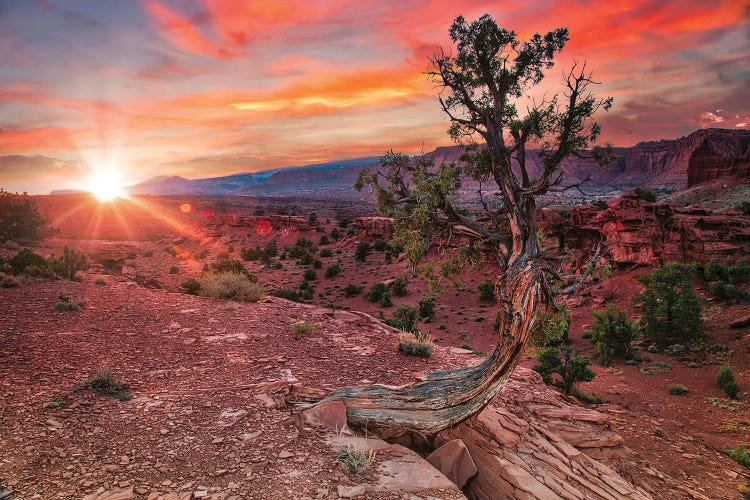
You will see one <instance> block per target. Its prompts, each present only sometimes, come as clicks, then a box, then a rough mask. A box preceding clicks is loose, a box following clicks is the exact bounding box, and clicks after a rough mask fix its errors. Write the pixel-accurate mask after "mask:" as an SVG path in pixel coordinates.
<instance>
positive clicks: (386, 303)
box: [365, 283, 393, 307]
mask: <svg viewBox="0 0 750 500" xmlns="http://www.w3.org/2000/svg"><path fill="white" fill-rule="evenodd" d="M365 298H366V299H367V300H369V301H370V302H377V303H378V304H380V307H390V306H391V305H393V304H392V302H391V292H390V290H388V287H387V286H386V285H385V283H375V284H374V285H372V287H370V291H369V292H367V295H366V296H365Z"/></svg>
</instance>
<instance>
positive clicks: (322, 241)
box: [318, 234, 331, 257]
mask: <svg viewBox="0 0 750 500" xmlns="http://www.w3.org/2000/svg"><path fill="white" fill-rule="evenodd" d="M330 243H331V241H330V240H329V239H328V235H325V234H324V235H322V236H321V237H320V241H318V244H319V245H320V246H323V245H329V244H330ZM321 256H322V257H324V255H323V252H321Z"/></svg>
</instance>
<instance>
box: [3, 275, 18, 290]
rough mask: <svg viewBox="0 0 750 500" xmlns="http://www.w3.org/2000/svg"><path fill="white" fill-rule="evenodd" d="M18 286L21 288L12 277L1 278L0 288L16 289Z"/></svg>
mask: <svg viewBox="0 0 750 500" xmlns="http://www.w3.org/2000/svg"><path fill="white" fill-rule="evenodd" d="M19 286H21V283H20V282H19V281H18V280H17V279H16V278H14V277H13V276H3V279H2V281H0V287H2V288H18V287H19Z"/></svg>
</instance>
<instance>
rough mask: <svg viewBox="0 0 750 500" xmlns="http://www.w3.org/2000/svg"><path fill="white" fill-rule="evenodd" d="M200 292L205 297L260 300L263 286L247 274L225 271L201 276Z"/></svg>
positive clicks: (245, 300)
mask: <svg viewBox="0 0 750 500" xmlns="http://www.w3.org/2000/svg"><path fill="white" fill-rule="evenodd" d="M199 283H200V289H199V291H198V293H199V294H200V295H203V296H204V297H214V298H217V299H232V300H237V301H243V302H258V301H259V300H260V299H261V298H263V287H262V286H261V285H260V284H258V283H257V280H256V281H253V280H251V279H250V278H249V277H248V276H247V275H246V274H243V273H238V272H233V271H225V272H211V273H207V274H205V275H203V276H201V278H200V280H199Z"/></svg>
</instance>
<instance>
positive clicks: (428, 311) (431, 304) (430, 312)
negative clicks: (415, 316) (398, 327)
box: [417, 297, 435, 323]
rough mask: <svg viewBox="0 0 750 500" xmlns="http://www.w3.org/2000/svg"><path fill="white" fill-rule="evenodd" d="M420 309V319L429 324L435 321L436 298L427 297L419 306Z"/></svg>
mask: <svg viewBox="0 0 750 500" xmlns="http://www.w3.org/2000/svg"><path fill="white" fill-rule="evenodd" d="M417 306H418V307H419V319H421V320H422V321H424V322H425V323H429V322H430V321H432V320H433V319H435V298H434V297H425V298H423V299H421V300H420V301H419V303H418V304H417Z"/></svg>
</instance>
